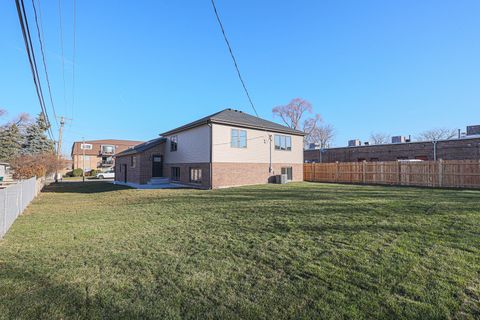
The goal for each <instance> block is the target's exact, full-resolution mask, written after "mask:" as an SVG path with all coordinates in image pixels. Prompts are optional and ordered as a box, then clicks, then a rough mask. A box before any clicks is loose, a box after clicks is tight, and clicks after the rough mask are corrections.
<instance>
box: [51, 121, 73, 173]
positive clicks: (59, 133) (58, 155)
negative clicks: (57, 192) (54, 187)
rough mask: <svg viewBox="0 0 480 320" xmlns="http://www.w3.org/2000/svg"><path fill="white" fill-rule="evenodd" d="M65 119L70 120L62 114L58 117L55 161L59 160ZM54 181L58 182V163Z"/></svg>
mask: <svg viewBox="0 0 480 320" xmlns="http://www.w3.org/2000/svg"><path fill="white" fill-rule="evenodd" d="M66 120H72V119H68V118H65V117H64V116H61V117H60V128H58V143H57V161H58V162H60V158H61V157H62V137H63V127H64V126H65V121H66ZM55 170H56V171H55V182H58V163H57V166H56V169H55Z"/></svg>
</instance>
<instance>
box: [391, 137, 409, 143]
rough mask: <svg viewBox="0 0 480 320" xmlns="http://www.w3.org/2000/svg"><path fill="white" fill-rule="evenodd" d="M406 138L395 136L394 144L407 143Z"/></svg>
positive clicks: (393, 138)
mask: <svg viewBox="0 0 480 320" xmlns="http://www.w3.org/2000/svg"><path fill="white" fill-rule="evenodd" d="M405 140H406V139H405V137H404V136H394V137H392V143H405Z"/></svg>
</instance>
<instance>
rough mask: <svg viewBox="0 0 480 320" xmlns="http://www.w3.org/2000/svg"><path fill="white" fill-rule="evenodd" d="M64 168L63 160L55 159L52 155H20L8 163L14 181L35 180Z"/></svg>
mask: <svg viewBox="0 0 480 320" xmlns="http://www.w3.org/2000/svg"><path fill="white" fill-rule="evenodd" d="M63 166H64V160H63V159H57V156H56V155H55V154H53V153H45V154H35V155H22V156H19V157H16V158H15V159H13V160H12V161H11V162H10V167H11V168H12V169H13V172H14V173H13V178H14V179H29V178H31V177H34V176H36V177H37V178H40V177H43V176H45V175H50V174H53V173H54V172H55V171H56V170H57V169H61V168H62V167H63Z"/></svg>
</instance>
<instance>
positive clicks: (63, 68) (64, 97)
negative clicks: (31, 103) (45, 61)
mask: <svg viewBox="0 0 480 320" xmlns="http://www.w3.org/2000/svg"><path fill="white" fill-rule="evenodd" d="M61 1H62V0H58V16H59V18H60V44H61V49H62V78H63V102H64V103H65V108H66V107H67V86H66V85H65V55H64V52H63V24H62V4H61Z"/></svg>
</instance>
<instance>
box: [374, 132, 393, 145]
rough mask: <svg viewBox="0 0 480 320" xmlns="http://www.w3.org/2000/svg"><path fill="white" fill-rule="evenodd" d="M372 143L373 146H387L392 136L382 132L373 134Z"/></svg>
mask: <svg viewBox="0 0 480 320" xmlns="http://www.w3.org/2000/svg"><path fill="white" fill-rule="evenodd" d="M370 142H371V143H372V144H385V143H389V142H390V135H389V134H386V133H382V132H378V133H372V134H371V135H370Z"/></svg>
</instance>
